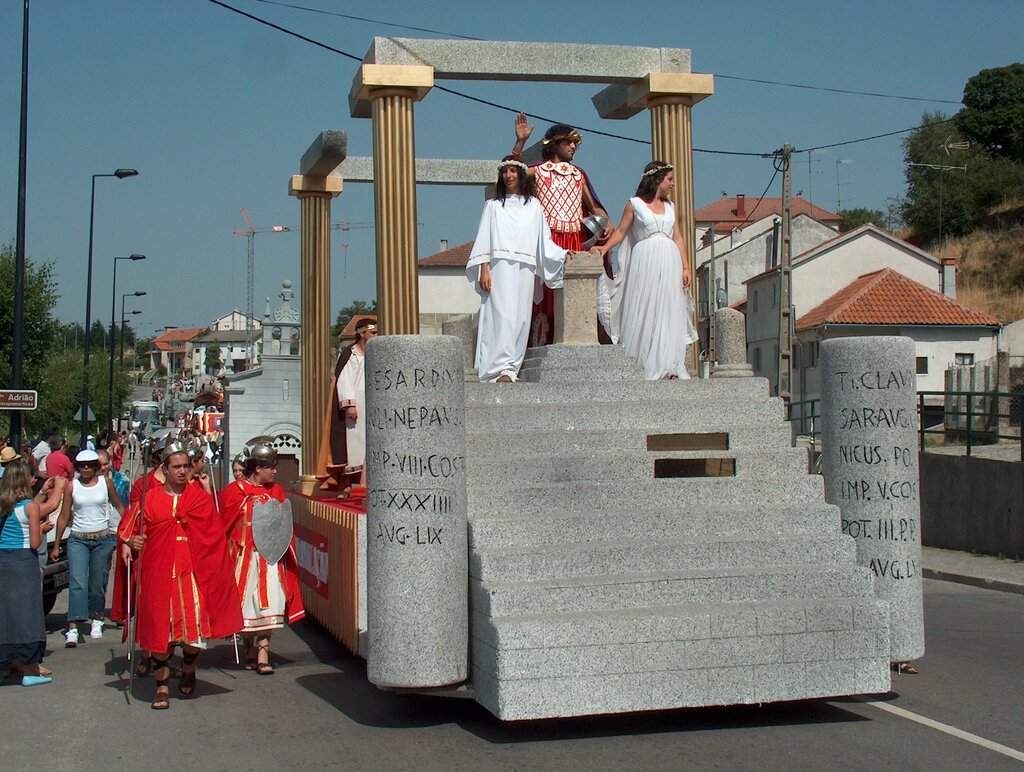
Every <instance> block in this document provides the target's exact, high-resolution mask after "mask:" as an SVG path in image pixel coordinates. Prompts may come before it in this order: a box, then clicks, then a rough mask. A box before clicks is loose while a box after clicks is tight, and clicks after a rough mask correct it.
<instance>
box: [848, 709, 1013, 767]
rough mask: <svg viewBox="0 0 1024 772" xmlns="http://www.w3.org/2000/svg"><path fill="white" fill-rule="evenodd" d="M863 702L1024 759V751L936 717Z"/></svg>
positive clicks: (970, 741) (998, 751) (1006, 754)
mask: <svg viewBox="0 0 1024 772" xmlns="http://www.w3.org/2000/svg"><path fill="white" fill-rule="evenodd" d="M861 702H863V703H865V704H866V705H872V706H874V707H876V708H878V709H879V710H884V711H886V712H888V713H892V714H893V715H894V716H899V717H900V718H905V719H907V720H909V721H916V722H917V723H918V724H922V725H924V726H927V727H930V728H932V729H937V730H939V731H940V732H944V733H945V734H948V735H951V736H953V737H957V738H959V739H961V740H966V741H967V742H969V743H974V744H975V745H979V746H981V747H982V748H988V749H989V750H990V751H995V752H996V753H1001V754H1003V755H1004V756H1009V757H1010V758H1011V759H1014V760H1016V761H1024V753H1022V752H1021V751H1018V750H1015V749H1014V748H1010V747H1009V746H1006V745H1000V744H999V743H997V742H993V741H992V740H986V739H985V738H984V737H979V736H978V735H976V734H971V733H970V732H965V731H964V730H963V729H957V728H956V727H955V726H950V725H949V724H943V723H942V722H941V721H935V720H934V719H931V718H926V717H925V716H919V715H918V714H917V713H911V712H910V711H909V710H904V709H903V708H898V707H896V706H895V705H890V704H889V703H887V702H879V701H878V700H868V699H861Z"/></svg>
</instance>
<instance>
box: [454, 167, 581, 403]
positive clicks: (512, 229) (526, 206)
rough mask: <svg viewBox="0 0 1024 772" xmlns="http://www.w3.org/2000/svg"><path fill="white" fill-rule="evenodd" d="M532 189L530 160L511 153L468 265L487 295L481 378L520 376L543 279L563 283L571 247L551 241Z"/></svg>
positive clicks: (480, 325)
mask: <svg viewBox="0 0 1024 772" xmlns="http://www.w3.org/2000/svg"><path fill="white" fill-rule="evenodd" d="M531 190H532V183H531V182H530V178H529V176H528V175H527V168H526V164H524V163H522V162H521V161H518V160H516V159H515V158H514V157H512V156H506V157H505V158H504V159H503V160H502V161H501V163H500V164H498V182H497V185H496V196H495V197H494V198H493V199H491V200H490V201H488V202H487V203H486V204H485V205H484V212H483V215H482V216H481V218H480V228H479V230H478V231H477V236H476V241H475V242H474V243H473V250H472V252H470V256H469V262H468V263H467V264H466V277H467V278H468V279H469V282H470V283H471V284H472V285H473V288H474V289H475V290H476V291H477V293H478V294H479V295H480V298H481V301H480V315H479V317H478V319H477V337H476V363H475V364H476V370H477V373H478V374H479V376H480V380H481V381H486V382H491V383H493V382H498V383H512V382H514V381H516V380H518V374H519V368H520V367H521V366H522V364H523V357H524V356H525V355H526V344H527V342H528V341H529V336H530V315H531V313H532V311H533V304H534V302H536V300H539V299H540V296H541V283H542V282H543V283H544V284H547V285H548V286H549V287H551V288H553V289H557V288H558V287H561V286H562V271H563V269H564V264H565V255H566V251H565V250H564V249H562V248H561V247H559V246H557V245H556V244H555V243H554V242H553V241H552V240H551V230H550V229H549V228H548V224H547V222H546V221H545V220H544V212H543V210H542V209H541V207H540V203H539V202H538V201H537V199H536V197H534V196H533V195H532V193H531Z"/></svg>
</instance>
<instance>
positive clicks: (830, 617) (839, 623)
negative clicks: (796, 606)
mask: <svg viewBox="0 0 1024 772" xmlns="http://www.w3.org/2000/svg"><path fill="white" fill-rule="evenodd" d="M854 556H856V555H854ZM852 629H853V606H852V605H850V604H849V603H834V604H830V605H821V606H813V607H811V608H808V609H807V631H808V632H816V631H819V630H843V631H847V630H852Z"/></svg>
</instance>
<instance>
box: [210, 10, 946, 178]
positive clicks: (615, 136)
mask: <svg viewBox="0 0 1024 772" xmlns="http://www.w3.org/2000/svg"><path fill="white" fill-rule="evenodd" d="M207 1H208V2H210V3H213V4H214V5H217V6H220V7H221V8H224V9H225V10H228V11H231V12H233V13H237V14H238V15H239V16H244V17H246V18H247V19H251V20H252V21H255V22H257V23H259V24H263V25H265V26H267V27H270V28H271V29H274V30H277V31H278V32H283V33H284V34H286V35H291V36H292V37H294V38H298V39H299V40H302V41H303V42H306V43H310V44H312V45H314V46H317V47H318V48H322V49H324V50H326V51H331V52H332V53H335V54H339V55H341V56H344V57H346V58H348V59H352V60H353V61H357V62H362V61H363V57H361V56H356V55H355V54H351V53H349V52H348V51H342V50H341V49H340V48H334V47H333V46H329V45H327V44H326V43H321V42H320V41H318V40H314V39H313V38H310V37H307V36H306V35H302V34H300V33H298V32H295V31H293V30H290V29H288V28H287V27H282V26H281V25H279V24H274V23H273V22H271V21H267V20H266V19H262V18H260V17H259V16H255V15H253V14H251V13H248V12H246V11H243V10H241V9H239V8H235V7H233V6H230V5H228V4H227V3H224V2H222V1H221V0H207ZM256 1H257V2H263V3H267V4H269V5H287V4H285V3H280V2H274V1H273V0H256ZM287 7H292V6H290V5H289V6H287ZM295 7H296V8H300V9H302V10H311V11H316V10H317V9H307V8H304V7H302V6H295ZM325 13H326V12H325ZM361 20H363V21H374V20H366V19H361ZM374 23H381V24H387V23H389V22H376V21H374ZM392 26H403V25H392ZM410 29H412V28H410ZM422 31H428V30H422ZM437 34H449V33H437ZM470 39H474V40H475V39H476V38H470ZM766 82H768V81H766ZM434 88H435V89H437V90H438V91H443V92H445V93H446V94H451V95H453V96H457V97H461V98H462V99H468V100H469V101H471V102H477V103H478V104H482V105H486V106H488V107H494V108H497V109H499V110H505V111H507V112H512V113H519V112H520V110H518V109H516V108H514V107H509V106H508V105H502V104H499V103H497V102H491V101H489V100H486V99H481V98H480V97H475V96H471V95H469V94H466V93H463V92H461V91H456V90H455V89H452V88H447V87H446V86H438V85H435V86H434ZM825 90H829V89H825ZM850 93H855V92H850ZM926 101H927V100H926ZM936 101H942V100H936ZM955 104H958V103H955ZM525 114H526V115H527V117H529V118H533V119H535V120H539V121H546V122H549V123H562V121H559V120H557V119H555V118H549V117H546V116H543V115H538V114H536V113H525ZM952 120H954V119H953V118H949V119H947V120H945V121H941V122H939V123H949V122H950V121H952ZM576 128H578V129H580V130H581V131H585V132H587V133H589V134H595V135H597V136H601V137H609V138H611V139H620V140H623V141H624V142H634V143H636V144H639V145H650V144H651V141H650V140H646V139H638V138H636V137H627V136H624V135H622V134H614V133H611V132H607V131H601V130H600V129H593V128H588V127H586V126H576ZM918 128H920V127H919V126H912V127H910V128H907V129H899V130H897V131H889V132H885V133H884V134H874V135H872V136H870V137H861V138H860V139H851V140H846V141H845V142H833V143H831V144H828V145H818V146H816V147H809V148H802V149H800V150H794V151H793V152H794V153H806V152H810V151H812V150H824V149H826V148H833V147H843V146H845V145H855V144H858V143H860V142H870V141H871V140H875V139H882V138H883V137H892V136H895V135H897V134H907V133H908V132H911V131H915V130H916V129H918ZM693 152H694V153H707V154H710V155H730V156H744V157H748V158H771V157H773V155H775V154H773V153H756V152H755V153H751V152H746V151H740V150H709V149H706V148H699V147H695V148H693Z"/></svg>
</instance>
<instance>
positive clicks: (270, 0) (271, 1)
mask: <svg viewBox="0 0 1024 772" xmlns="http://www.w3.org/2000/svg"><path fill="white" fill-rule="evenodd" d="M254 2H257V3H263V4H264V5H276V6H279V7H281V8H291V9H293V10H296V11H308V12H309V13H318V14H322V15H324V16H337V17H338V18H341V19H351V20H353V21H362V22H367V23H369V24H380V25H381V26H384V27H394V28H396V29H407V30H412V31H414V32H429V33H430V34H432V35H445V36H447V37H451V38H459V39H461V40H483V39H484V38H478V37H473V36H472V35H461V34H459V33H458V32H448V31H447V30H436V29H430V28H429V27H413V26H410V25H408V24H398V23H397V22H390V21H384V20H383V19H369V18H366V17H365V16H352V15H350V14H347V13H338V12H337V11H325V10H323V9H322V8H310V7H308V6H305V5H296V4H294V3H283V2H280V0H254ZM715 77H716V78H722V79H723V80H737V81H743V82H745V83H761V84H764V85H768V86H782V87H785V88H799V89H805V90H807V91H828V92H832V93H834V94H851V95H854V96H869V97H878V98H880V99H903V100H907V101H910V102H941V103H942V104H948V105H959V104H961V102H960V100H955V99H929V98H928V97H916V96H907V95H905V94H885V93H882V92H878V91H857V90H856V89H846V88H832V87H829V86H811V85H809V84H806V83H787V82H785V81H779V80H765V79H763V78H743V77H740V76H739V75H723V74H721V73H718V72H716V73H715Z"/></svg>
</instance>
